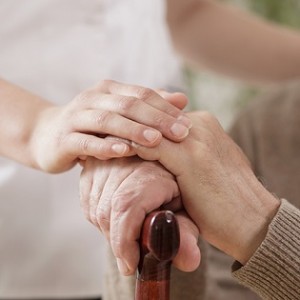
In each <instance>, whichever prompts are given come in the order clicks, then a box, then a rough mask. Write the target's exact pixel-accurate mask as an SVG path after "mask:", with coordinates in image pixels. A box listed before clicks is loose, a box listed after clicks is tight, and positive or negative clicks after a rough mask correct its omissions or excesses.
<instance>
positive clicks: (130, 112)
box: [90, 81, 191, 141]
mask: <svg viewBox="0 0 300 300" xmlns="http://www.w3.org/2000/svg"><path fill="white" fill-rule="evenodd" d="M96 92H97V93H98V95H99V92H100V94H101V92H102V94H101V101H93V103H94V104H96V103H99V105H101V107H102V109H106V110H110V111H114V112H116V113H119V114H120V115H122V116H124V117H126V118H129V119H131V120H134V121H136V122H138V123H142V124H145V125H148V126H151V127H153V128H156V129H157V130H159V131H160V132H162V134H163V135H164V136H165V137H167V138H169V139H171V140H174V141H180V140H182V139H184V138H185V137H186V135H187V134H188V129H189V128H190V126H191V122H190V120H189V118H187V117H186V116H185V114H184V113H183V112H182V111H181V110H180V109H178V108H177V107H176V106H174V105H172V104H171V103H169V102H168V101H165V99H164V98H163V97H161V96H160V95H159V94H158V93H156V92H155V91H153V90H151V89H148V88H144V87H140V86H134V85H125V84H121V83H118V82H115V81H104V82H102V83H100V84H99V85H98V90H96V91H94V93H96ZM103 92H105V93H106V94H103ZM90 93H91V91H90ZM177 94H178V95H177V97H176V99H177V100H176V101H174V102H175V103H177V104H178V105H179V106H181V107H184V106H185V104H186V102H187V98H186V97H185V96H184V95H183V94H180V93H177ZM179 95H180V96H179ZM90 97H91V98H93V96H92V95H90ZM112 97H113V100H112ZM169 98H170V97H169ZM171 98H172V97H171ZM174 98H175V97H174Z"/></svg>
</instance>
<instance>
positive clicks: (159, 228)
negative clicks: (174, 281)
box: [135, 211, 180, 300]
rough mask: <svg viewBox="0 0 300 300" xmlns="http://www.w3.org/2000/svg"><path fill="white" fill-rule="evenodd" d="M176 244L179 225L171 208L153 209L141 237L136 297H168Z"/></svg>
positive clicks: (149, 299) (144, 299)
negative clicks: (165, 209)
mask: <svg viewBox="0 0 300 300" xmlns="http://www.w3.org/2000/svg"><path fill="white" fill-rule="evenodd" d="M179 243H180V236H179V227H178V223H177V220H176V218H175V216H174V214H173V213H172V212H171V211H156V212H152V213H150V214H149V215H148V216H147V217H146V219H145V222H144V225H143V228H142V232H141V238H140V249H141V253H140V262H139V266H138V271H137V280H136V290H135V300H169V299H170V270H171V263H172V259H173V258H174V257H175V255H176V254H177V252H178V249H179Z"/></svg>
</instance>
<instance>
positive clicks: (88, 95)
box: [74, 89, 95, 105]
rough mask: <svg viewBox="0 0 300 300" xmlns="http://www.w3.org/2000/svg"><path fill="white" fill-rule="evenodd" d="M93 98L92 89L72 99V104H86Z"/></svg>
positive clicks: (93, 92)
mask: <svg viewBox="0 0 300 300" xmlns="http://www.w3.org/2000/svg"><path fill="white" fill-rule="evenodd" d="M94 96H95V91H94V89H88V90H85V91H83V92H82V93H80V94H79V95H77V96H76V97H75V98H74V103H75V104H77V105H80V104H83V103H87V102H88V101H89V100H90V99H91V98H93V97H94Z"/></svg>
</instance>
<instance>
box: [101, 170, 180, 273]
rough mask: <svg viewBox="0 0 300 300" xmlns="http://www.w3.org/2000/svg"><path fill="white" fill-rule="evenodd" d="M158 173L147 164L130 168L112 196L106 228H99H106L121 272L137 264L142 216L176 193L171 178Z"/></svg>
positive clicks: (173, 196)
mask: <svg viewBox="0 0 300 300" xmlns="http://www.w3.org/2000/svg"><path fill="white" fill-rule="evenodd" d="M154 172H155V173H154ZM160 172H161V171H159V172H157V171H155V170H154V169H153V168H152V167H147V165H146V166H145V167H144V168H142V169H140V170H139V171H138V172H136V170H134V171H133V172H132V173H131V174H130V176H129V177H128V178H127V179H126V180H124V181H123V182H122V184H121V185H120V186H119V188H118V190H117V191H116V192H115V193H114V194H113V196H112V199H111V214H110V224H109V226H110V227H108V228H102V230H104V231H106V232H108V231H109V236H110V243H111V247H112V250H113V253H114V255H115V256H116V257H117V258H118V259H119V262H120V261H122V266H123V269H122V270H120V271H121V272H122V274H124V275H129V274H132V273H133V272H134V271H135V269H136V267H137V264H138V260H139V246H138V243H137V240H138V239H139V236H140V230H141V225H142V223H143V220H144V218H145V215H146V214H147V213H149V212H151V211H153V210H155V209H157V208H158V207H160V206H161V205H162V204H163V203H166V202H168V201H171V200H172V199H173V198H175V197H177V196H178V195H179V190H178V187H177V184H176V182H175V181H174V179H173V178H172V177H171V176H167V177H166V174H160ZM163 172H165V173H166V171H165V170H163ZM124 266H126V269H125V268H124Z"/></svg>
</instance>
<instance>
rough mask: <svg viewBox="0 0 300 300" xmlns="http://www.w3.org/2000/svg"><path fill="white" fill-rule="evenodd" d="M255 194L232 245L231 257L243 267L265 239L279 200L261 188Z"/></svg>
mask: <svg viewBox="0 0 300 300" xmlns="http://www.w3.org/2000/svg"><path fill="white" fill-rule="evenodd" d="M255 194H256V196H255V197H253V198H254V199H251V202H252V203H255V204H254V205H253V206H252V210H251V209H249V210H248V212H247V216H245V215H244V216H242V219H241V221H240V222H241V227H240V228H239V229H238V234H237V237H236V241H235V242H234V243H233V245H232V257H234V258H235V259H236V260H237V261H239V262H240V263H241V264H243V265H244V264H246V263H247V261H248V260H249V259H250V258H251V256H252V255H253V254H254V253H255V252H256V250H257V249H258V247H259V246H260V245H261V243H262V242H263V240H264V239H265V237H266V235H267V232H268V228H269V225H270V223H271V222H272V220H273V218H274V217H275V215H276V213H277V211H278V209H279V206H280V200H279V199H277V198H276V197H274V196H273V195H272V194H271V193H269V192H268V191H267V190H265V189H264V187H262V186H261V187H260V188H259V189H258V191H257V192H256V193H255ZM249 200H250V199H249ZM236 242H238V244H239V245H238V244H236Z"/></svg>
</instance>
